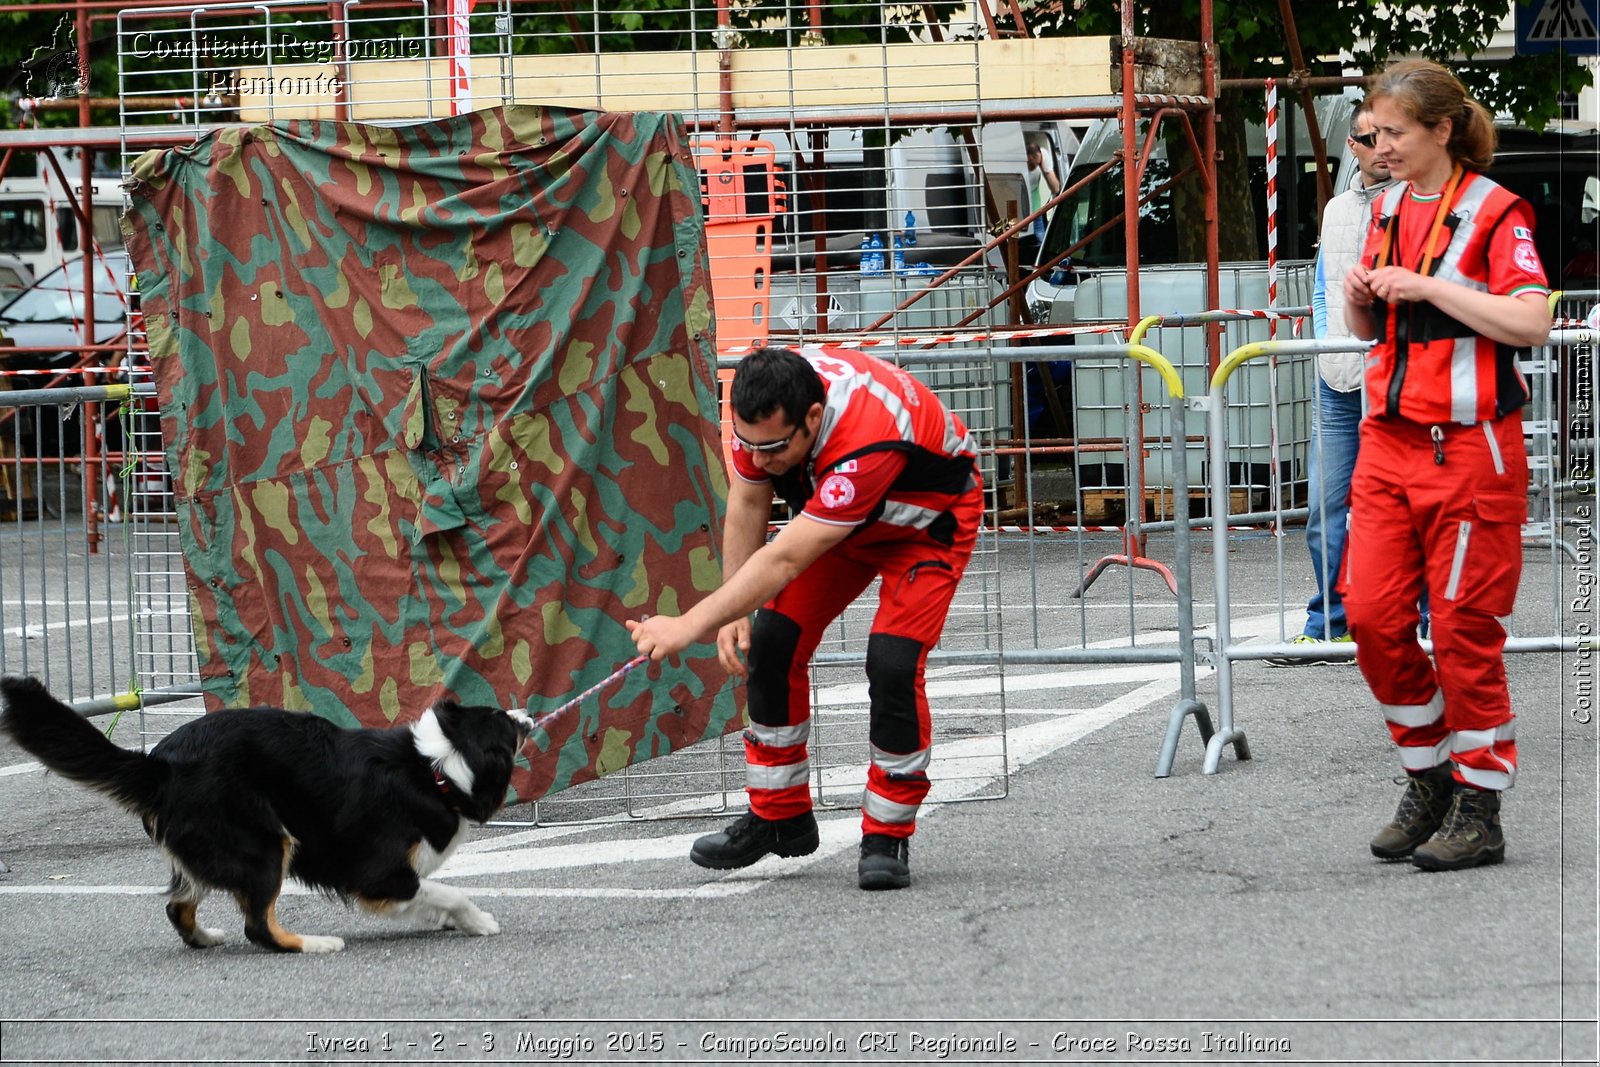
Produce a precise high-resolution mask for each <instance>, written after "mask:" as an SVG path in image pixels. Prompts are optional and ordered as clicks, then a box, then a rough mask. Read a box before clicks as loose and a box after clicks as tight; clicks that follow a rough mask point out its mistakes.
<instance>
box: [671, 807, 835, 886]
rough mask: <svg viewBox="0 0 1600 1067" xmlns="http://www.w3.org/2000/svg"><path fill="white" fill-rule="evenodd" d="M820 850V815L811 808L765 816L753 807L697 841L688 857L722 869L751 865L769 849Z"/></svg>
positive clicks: (797, 853) (796, 853)
mask: <svg viewBox="0 0 1600 1067" xmlns="http://www.w3.org/2000/svg"><path fill="white" fill-rule="evenodd" d="M816 850H817V817H816V816H815V815H813V814H812V813H811V812H809V811H808V812H805V813H803V814H800V815H793V816H790V817H789V818H787V819H763V818H762V817H761V816H759V815H757V814H756V813H755V812H753V811H747V812H745V813H744V814H743V815H741V816H739V818H738V819H736V820H735V821H734V822H733V824H732V825H731V826H729V827H728V828H727V829H726V830H718V831H717V832H716V833H714V834H707V835H706V836H704V837H702V838H700V839H699V840H697V841H696V842H695V843H694V847H693V848H691V849H690V850H689V858H690V859H691V860H693V861H694V862H696V863H698V864H699V865H700V866H702V867H712V868H715V869H716V870H719V871H728V870H733V869H734V868H735V867H748V866H750V865H751V864H752V863H754V862H755V861H756V860H758V859H760V858H761V857H762V856H765V855H767V854H768V853H769V852H770V853H772V854H773V855H775V856H809V855H811V854H812V853H813V852H815V851H816Z"/></svg>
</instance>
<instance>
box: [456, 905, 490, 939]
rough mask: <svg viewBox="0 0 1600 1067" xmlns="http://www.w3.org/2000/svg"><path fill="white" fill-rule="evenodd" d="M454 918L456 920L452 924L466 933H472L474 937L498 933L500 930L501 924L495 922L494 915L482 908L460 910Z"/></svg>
mask: <svg viewBox="0 0 1600 1067" xmlns="http://www.w3.org/2000/svg"><path fill="white" fill-rule="evenodd" d="M454 919H455V921H454V922H453V923H451V924H450V925H452V926H454V927H455V928H456V929H457V930H460V931H461V932H462V933H464V934H471V935H472V936H473V937H488V936H489V935H490V934H498V933H499V932H500V924H499V923H497V922H495V919H494V916H493V915H490V914H489V913H488V912H486V911H483V910H482V909H480V908H472V909H471V910H467V909H463V910H461V911H458V912H457V913H456V914H455V916H454Z"/></svg>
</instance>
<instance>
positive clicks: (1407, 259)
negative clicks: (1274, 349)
mask: <svg viewBox="0 0 1600 1067" xmlns="http://www.w3.org/2000/svg"><path fill="white" fill-rule="evenodd" d="M1443 195H1446V194H1443V193H1441V194H1440V196H1443ZM1449 195H1450V203H1449V205H1448V208H1447V214H1446V215H1445V217H1444V221H1443V223H1442V224H1441V225H1439V226H1438V227H1435V225H1434V224H1435V221H1436V219H1437V216H1438V212H1439V209H1440V203H1441V202H1440V198H1439V197H1438V196H1435V197H1418V196H1415V195H1413V194H1412V192H1411V185H1410V183H1409V182H1402V183H1400V184H1398V185H1396V186H1394V187H1393V188H1391V189H1389V190H1388V191H1387V192H1386V193H1385V194H1384V195H1383V197H1382V198H1381V199H1379V200H1378V202H1377V203H1376V204H1374V205H1373V228H1372V230H1371V232H1370V234H1369V236H1368V238H1367V244H1366V248H1365V250H1364V251H1363V253H1362V262H1364V263H1365V264H1366V265H1367V266H1369V267H1377V266H1381V265H1385V264H1388V265H1394V266H1403V267H1409V268H1410V269H1412V270H1424V269H1425V272H1426V273H1427V274H1429V275H1431V276H1434V277H1439V278H1445V279H1447V280H1449V281H1452V282H1456V283H1458V284H1460V285H1465V286H1467V287H1469V288H1472V289H1476V290H1478V291H1480V292H1489V293H1496V294H1501V295H1519V294H1522V293H1529V292H1538V293H1544V294H1548V293H1549V291H1550V290H1549V286H1548V285H1547V284H1546V281H1545V273H1544V268H1543V267H1542V266H1541V265H1540V263H1539V255H1538V253H1537V252H1536V251H1535V250H1534V246H1533V211H1532V209H1531V208H1529V206H1528V204H1527V203H1526V202H1525V201H1523V200H1522V199H1521V198H1519V197H1518V196H1516V194H1514V193H1512V192H1510V191H1508V190H1506V189H1505V188H1503V187H1501V186H1499V185H1497V184H1495V183H1494V182H1493V181H1490V180H1489V179H1488V178H1485V177H1484V176H1483V175H1481V174H1477V173H1474V172H1471V171H1468V172H1466V173H1465V175H1464V176H1463V177H1462V179H1461V181H1460V183H1459V184H1458V185H1457V186H1456V188H1455V189H1454V191H1453V192H1451V193H1449ZM1435 230H1437V233H1438V236H1437V237H1436V238H1435V240H1434V243H1433V246H1432V248H1431V249H1430V248H1425V247H1424V246H1425V245H1426V244H1427V240H1428V237H1429V235H1430V234H1431V233H1433V232H1434V231H1435ZM1426 253H1431V255H1427V254H1426ZM1372 310H1373V317H1374V320H1375V322H1376V325H1377V345H1376V347H1374V348H1373V350H1372V354H1371V356H1370V357H1369V359H1368V365H1367V400H1368V410H1369V411H1370V412H1371V413H1372V414H1373V415H1376V416H1380V417H1382V416H1387V417H1390V418H1403V419H1408V420H1410V421H1412V422H1418V423H1422V424H1424V425H1432V424H1438V423H1448V422H1458V423H1463V424H1471V423H1475V422H1487V421H1489V420H1491V419H1495V418H1498V417H1500V416H1502V415H1507V414H1510V413H1511V412H1514V411H1517V410H1519V409H1521V407H1522V405H1523V404H1525V403H1527V400H1528V387H1527V383H1526V382H1525V381H1524V380H1523V378H1522V373H1521V371H1519V370H1518V369H1517V359H1518V357H1519V355H1520V354H1521V351H1522V350H1519V349H1516V348H1513V347H1512V346H1510V345H1503V344H1500V343H1499V342H1496V341H1493V340H1490V339H1489V338H1486V337H1482V336H1480V335H1478V334H1476V333H1474V332H1473V331H1472V330H1471V329H1469V328H1468V327H1467V326H1465V325H1463V324H1462V323H1460V322H1458V321H1457V320H1456V319H1453V318H1451V317H1450V316H1449V315H1447V314H1445V313H1444V312H1443V311H1440V310H1439V309H1438V308H1436V307H1434V306H1433V305H1432V304H1430V303H1427V302H1426V301H1417V302H1403V303H1399V304H1395V305H1390V304H1387V303H1385V302H1383V301H1381V300H1374V302H1373V305H1372Z"/></svg>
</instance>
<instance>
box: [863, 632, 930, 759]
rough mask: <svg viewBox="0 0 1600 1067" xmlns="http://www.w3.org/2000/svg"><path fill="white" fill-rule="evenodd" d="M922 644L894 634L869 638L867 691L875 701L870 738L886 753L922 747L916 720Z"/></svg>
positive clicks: (873, 702) (874, 635) (911, 750)
mask: <svg viewBox="0 0 1600 1067" xmlns="http://www.w3.org/2000/svg"><path fill="white" fill-rule="evenodd" d="M921 662H922V642H920V641H913V640H912V639H911V638H909V637H897V636H895V635H894V634H873V635H872V636H870V637H868V638H867V692H868V693H869V694H870V699H871V702H872V726H871V730H870V737H871V741H872V743H873V745H875V746H876V747H878V748H881V749H883V750H884V751H885V752H915V751H917V750H918V749H919V748H921V747H922V744H921V741H922V737H921V729H920V724H919V723H918V721H917V667H918V665H919V664H920V663H921Z"/></svg>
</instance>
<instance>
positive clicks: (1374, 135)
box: [1350, 130, 1378, 148]
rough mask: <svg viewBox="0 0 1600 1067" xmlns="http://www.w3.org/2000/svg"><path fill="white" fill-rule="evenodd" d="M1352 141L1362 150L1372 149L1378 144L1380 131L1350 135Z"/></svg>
mask: <svg viewBox="0 0 1600 1067" xmlns="http://www.w3.org/2000/svg"><path fill="white" fill-rule="evenodd" d="M1350 139H1351V140H1352V141H1354V142H1355V143H1356V144H1358V145H1360V146H1361V147H1362V148H1371V147H1372V146H1373V145H1376V144H1377V143H1378V131H1377V130H1373V131H1372V132H1371V133H1352V134H1351V135H1350Z"/></svg>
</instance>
